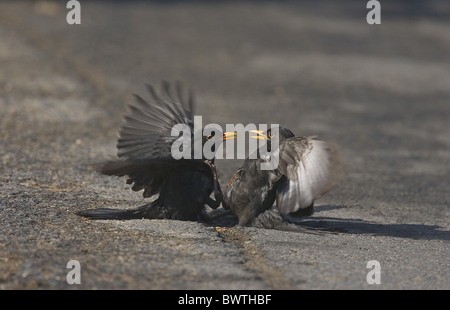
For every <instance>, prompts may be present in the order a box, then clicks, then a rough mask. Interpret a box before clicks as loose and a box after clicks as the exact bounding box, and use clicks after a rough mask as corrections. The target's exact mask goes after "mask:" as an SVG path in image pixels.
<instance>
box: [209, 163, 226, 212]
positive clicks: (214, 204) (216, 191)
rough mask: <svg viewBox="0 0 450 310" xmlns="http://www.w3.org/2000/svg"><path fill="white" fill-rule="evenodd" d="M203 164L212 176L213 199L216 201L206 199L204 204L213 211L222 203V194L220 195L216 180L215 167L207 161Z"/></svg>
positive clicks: (220, 190) (220, 191)
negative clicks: (207, 167)
mask: <svg viewBox="0 0 450 310" xmlns="http://www.w3.org/2000/svg"><path fill="white" fill-rule="evenodd" d="M205 164H207V165H208V166H209V168H210V169H211V173H212V176H213V182H214V198H215V199H216V201H214V200H212V199H211V198H209V197H208V198H209V199H207V200H206V204H207V205H208V206H210V207H211V208H213V209H217V208H218V207H219V205H220V203H221V202H222V199H223V194H222V189H221V188H220V184H219V181H218V180H217V171H216V166H215V165H214V164H213V163H212V162H211V161H209V160H205Z"/></svg>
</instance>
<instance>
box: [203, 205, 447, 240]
mask: <svg viewBox="0 0 450 310" xmlns="http://www.w3.org/2000/svg"><path fill="white" fill-rule="evenodd" d="M342 208H345V207H344V206H329V205H325V206H317V207H315V215H314V216H312V217H307V218H302V219H298V220H295V221H294V222H291V223H293V224H295V225H298V226H302V227H305V228H312V229H321V230H324V231H328V232H335V233H337V234H355V235H356V234H357V235H361V234H367V235H373V236H387V237H397V238H407V239H415V240H445V241H449V240H450V231H447V230H444V228H443V227H441V226H438V225H426V224H408V223H393V224H381V223H378V222H373V221H366V220H363V219H355V218H337V217H329V216H320V215H319V216H317V214H318V213H320V212H323V211H329V210H336V209H342ZM213 223H214V225H216V226H222V227H231V226H234V225H236V223H237V220H236V218H235V217H234V216H233V215H226V216H223V217H221V218H218V219H216V220H214V221H213ZM210 224H212V223H210Z"/></svg>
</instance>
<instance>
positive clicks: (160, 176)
mask: <svg viewBox="0 0 450 310" xmlns="http://www.w3.org/2000/svg"><path fill="white" fill-rule="evenodd" d="M147 88H148V90H149V93H150V95H151V100H150V101H146V100H144V99H143V98H142V97H140V96H137V95H136V96H135V97H136V100H135V102H134V103H133V104H130V105H129V107H128V113H127V114H126V115H125V117H124V122H123V124H122V126H121V128H120V131H119V138H118V142H117V148H118V152H117V158H116V159H113V160H109V161H106V162H105V163H103V164H101V165H100V169H99V171H100V172H101V173H103V174H105V175H109V176H119V177H121V176H128V180H127V184H132V190H133V191H140V190H144V192H143V196H144V197H145V198H146V197H152V196H154V195H159V196H155V197H157V198H156V200H154V201H152V202H150V203H148V204H145V205H143V206H141V207H138V208H136V209H131V210H119V209H111V208H99V209H93V210H85V211H81V212H78V213H77V214H78V215H81V216H84V217H89V218H92V219H122V220H126V219H140V218H147V219H176V220H196V219H197V216H198V215H200V213H201V211H202V210H203V209H204V206H205V205H208V206H210V207H211V208H214V209H215V208H217V207H218V206H219V205H220V203H221V200H222V192H221V189H220V185H219V183H218V180H217V172H216V167H215V165H214V158H212V159H205V158H204V157H203V158H202V159H193V158H194V157H191V158H192V159H189V158H188V159H185V158H181V159H175V158H174V157H173V156H172V153H171V148H172V144H173V142H174V141H175V140H177V139H184V136H181V137H180V136H172V135H171V132H172V129H173V128H174V126H175V125H176V124H184V125H187V126H188V127H187V128H189V129H190V132H191V135H190V136H189V137H188V138H189V139H190V141H187V142H188V143H191V146H192V150H193V143H194V124H193V105H194V102H193V96H192V93H191V92H190V91H189V93H188V94H185V92H184V90H183V89H182V87H181V85H180V84H179V83H177V84H176V85H175V87H173V86H171V85H170V84H169V83H168V82H163V83H162V88H161V91H160V92H159V93H158V92H156V91H155V89H154V88H153V87H152V86H150V85H147ZM213 135H214V134H213ZM213 135H212V136H213ZM201 136H202V143H203V144H204V143H205V142H206V141H207V140H208V139H210V138H212V136H207V137H205V136H203V133H201ZM224 139H226V136H225V135H224ZM220 140H222V139H220ZM212 192H214V198H215V200H214V199H212V198H211V197H210V195H211V193H212Z"/></svg>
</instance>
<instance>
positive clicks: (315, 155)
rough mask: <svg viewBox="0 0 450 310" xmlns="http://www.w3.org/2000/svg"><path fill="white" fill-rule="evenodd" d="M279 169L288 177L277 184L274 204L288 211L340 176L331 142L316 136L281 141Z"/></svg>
mask: <svg viewBox="0 0 450 310" xmlns="http://www.w3.org/2000/svg"><path fill="white" fill-rule="evenodd" d="M279 153H280V158H279V160H280V161H279V166H278V170H279V171H280V172H281V173H282V174H284V175H286V176H287V178H286V179H285V180H284V181H283V182H282V183H281V184H280V185H279V186H278V187H277V207H278V210H279V211H280V213H282V214H288V213H292V212H295V211H298V210H299V209H304V208H308V207H309V206H311V205H312V204H313V202H314V200H315V199H318V198H320V197H321V196H322V195H323V194H325V193H326V192H328V191H329V190H331V189H332V188H333V187H334V186H335V185H336V183H337V181H338V179H339V176H340V159H339V156H338V153H337V146H336V145H335V144H334V143H331V142H328V141H325V140H321V139H317V138H315V137H308V138H304V137H293V138H289V139H286V140H284V141H282V142H281V143H280V147H279Z"/></svg>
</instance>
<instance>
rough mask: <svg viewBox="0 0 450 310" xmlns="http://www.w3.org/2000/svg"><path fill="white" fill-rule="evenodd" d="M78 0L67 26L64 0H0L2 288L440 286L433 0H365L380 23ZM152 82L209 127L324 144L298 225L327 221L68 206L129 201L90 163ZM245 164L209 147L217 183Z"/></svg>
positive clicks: (330, 9) (444, 244)
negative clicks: (336, 160)
mask: <svg viewBox="0 0 450 310" xmlns="http://www.w3.org/2000/svg"><path fill="white" fill-rule="evenodd" d="M80 2H81V24H80V25H68V24H67V22H66V14H67V12H68V10H67V9H66V8H65V1H58V2H57V1H34V2H30V1H2V2H1V3H0V68H1V71H0V111H1V113H0V133H1V140H0V141H1V142H0V143H1V145H0V288H1V289H8V290H11V289H433V290H434V289H450V272H449V271H450V268H449V257H450V247H449V240H450V223H449V205H450V190H449V189H450V126H449V119H450V36H449V33H450V18H449V17H450V4H449V3H448V1H426V2H425V3H424V2H420V1H390V2H389V3H385V2H384V1H381V4H382V7H381V24H380V25H368V24H367V22H366V14H367V12H368V9H366V7H365V4H366V3H365V2H364V1H362V2H361V1H339V4H337V3H335V2H333V3H330V1H315V2H314V4H312V2H306V1H300V2H298V1H297V2H295V3H294V2H289V1H282V2H278V3H275V2H272V1H264V2H257V1H242V2H241V1H232V2H216V1H214V4H209V3H207V2H202V1H198V2H196V1H192V2H190V1H189V2H176V1H171V2H169V3H165V2H162V1H160V2H156V3H155V2H153V3H150V2H140V1H130V2H126V1H110V2H107V1H80ZM161 79H166V80H169V81H172V80H181V81H183V82H184V83H185V84H187V85H189V86H190V87H191V88H192V89H193V90H194V91H195V93H196V99H197V105H196V111H195V112H196V114H197V115H202V116H203V121H204V123H205V124H206V123H209V122H214V123H219V124H222V125H224V124H226V123H233V124H234V123H243V124H247V123H256V124H258V123H269V124H270V123H278V124H280V125H282V126H284V127H288V128H290V129H291V130H292V131H293V132H294V133H296V134H297V135H319V136H320V137H322V138H325V139H329V140H332V141H334V142H336V143H337V144H339V146H340V152H341V156H342V160H343V168H344V169H343V177H342V180H341V182H340V183H339V186H338V187H337V188H335V189H334V190H333V191H332V192H330V193H329V194H327V195H325V196H324V197H323V198H321V199H320V200H319V201H317V204H316V205H317V207H316V213H315V214H314V215H313V216H312V217H310V218H307V219H305V220H304V221H303V224H304V225H321V226H323V227H325V228H331V229H337V230H339V231H340V233H338V234H330V235H320V236H317V235H310V234H300V233H294V232H285V231H276V230H262V229H256V228H243V229H238V228H235V227H232V224H230V223H232V222H233V220H232V218H230V217H228V218H223V219H221V220H217V221H216V222H214V223H210V224H208V223H201V222H182V221H173V220H131V221H91V220H86V219H83V218H80V217H78V216H76V215H75V214H74V212H76V211H79V210H83V209H89V208H97V207H115V208H134V207H136V206H139V205H141V204H143V203H144V199H143V198H142V195H141V193H136V192H133V191H131V189H130V187H129V186H128V185H126V184H125V179H124V178H112V177H105V176H102V175H99V174H98V173H96V172H95V170H94V169H93V166H92V163H96V162H99V161H101V160H103V159H104V158H106V157H108V156H110V155H113V154H115V151H116V150H115V143H116V136H117V130H118V128H119V125H120V122H121V117H122V115H123V113H124V111H125V109H124V106H125V104H127V103H129V102H131V101H132V100H133V96H132V94H133V93H138V94H141V95H145V87H144V84H145V83H150V84H158V83H159V81H160V80H161ZM241 162H242V161H240V160H219V161H218V162H217V166H218V169H219V174H220V182H221V184H222V185H223V186H224V185H225V184H226V183H227V182H228V180H229V178H230V177H231V175H232V174H233V172H234V171H235V170H236V169H237V168H238V167H239V165H240V164H241ZM70 260H77V261H79V263H80V268H81V284H79V285H76V284H73V285H70V284H68V283H67V281H66V276H67V274H68V272H69V271H70V269H68V268H66V265H67V262H68V261H70ZM370 260H377V261H378V262H379V264H380V267H381V270H380V273H379V275H380V280H381V284H369V283H368V282H367V275H368V273H369V272H371V271H372V269H370V268H367V263H368V262H369V261H370Z"/></svg>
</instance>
